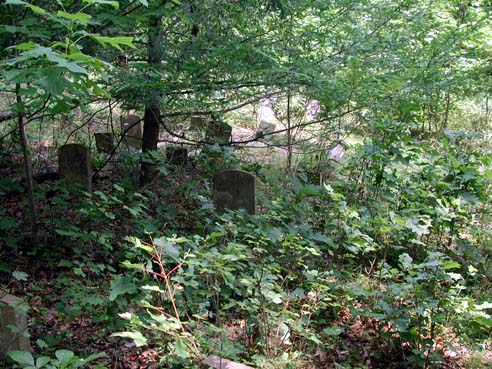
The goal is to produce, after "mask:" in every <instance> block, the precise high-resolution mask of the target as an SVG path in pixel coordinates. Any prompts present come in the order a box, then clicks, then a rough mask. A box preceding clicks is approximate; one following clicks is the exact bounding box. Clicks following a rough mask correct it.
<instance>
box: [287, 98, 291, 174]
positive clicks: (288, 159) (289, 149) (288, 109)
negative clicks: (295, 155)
mask: <svg viewBox="0 0 492 369" xmlns="http://www.w3.org/2000/svg"><path fill="white" fill-rule="evenodd" d="M290 99H291V96H290V90H289V92H288V94H287V170H288V172H289V173H292V131H291V120H290Z"/></svg>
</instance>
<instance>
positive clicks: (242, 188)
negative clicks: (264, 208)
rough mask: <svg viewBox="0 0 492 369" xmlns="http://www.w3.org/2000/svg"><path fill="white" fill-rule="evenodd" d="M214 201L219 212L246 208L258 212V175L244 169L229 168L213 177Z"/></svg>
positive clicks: (252, 212) (253, 212) (251, 211)
mask: <svg viewBox="0 0 492 369" xmlns="http://www.w3.org/2000/svg"><path fill="white" fill-rule="evenodd" d="M213 202H214V205H215V208H216V209H217V211H219V212H223V211H224V209H231V210H237V209H245V210H246V211H248V212H249V213H250V214H255V213H256V177H255V176H254V175H253V174H251V173H248V172H245V171H243V170H236V169H227V170H223V171H221V172H219V173H217V174H215V176H214V177H213Z"/></svg>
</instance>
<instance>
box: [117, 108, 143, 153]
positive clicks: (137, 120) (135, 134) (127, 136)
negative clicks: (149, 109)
mask: <svg viewBox="0 0 492 369" xmlns="http://www.w3.org/2000/svg"><path fill="white" fill-rule="evenodd" d="M121 135H122V136H124V139H123V141H124V142H125V143H126V145H127V146H128V147H133V148H140V147H142V138H143V125H142V118H141V117H139V116H138V115H134V114H129V115H127V116H126V117H121Z"/></svg>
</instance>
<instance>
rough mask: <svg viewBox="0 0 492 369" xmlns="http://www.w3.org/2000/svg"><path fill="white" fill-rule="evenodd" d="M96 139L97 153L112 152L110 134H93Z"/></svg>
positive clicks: (112, 145)
mask: <svg viewBox="0 0 492 369" xmlns="http://www.w3.org/2000/svg"><path fill="white" fill-rule="evenodd" d="M94 138H95V139H96V149H97V151H98V152H105V153H107V154H111V153H112V152H113V150H114V144H113V135H112V134H111V133H110V132H98V133H94Z"/></svg>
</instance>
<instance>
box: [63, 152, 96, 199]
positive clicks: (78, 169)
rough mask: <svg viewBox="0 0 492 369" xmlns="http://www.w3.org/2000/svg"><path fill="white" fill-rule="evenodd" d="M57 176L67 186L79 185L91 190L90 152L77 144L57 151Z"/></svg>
mask: <svg viewBox="0 0 492 369" xmlns="http://www.w3.org/2000/svg"><path fill="white" fill-rule="evenodd" d="M58 175H59V177H60V179H62V180H65V181H66V182H67V183H68V184H81V185H82V187H83V188H84V189H85V190H86V191H89V192H90V191H91V190H92V163H91V151H90V150H89V149H88V148H87V147H85V146H83V145H79V144H68V145H64V146H62V147H60V149H59V150H58Z"/></svg>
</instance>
